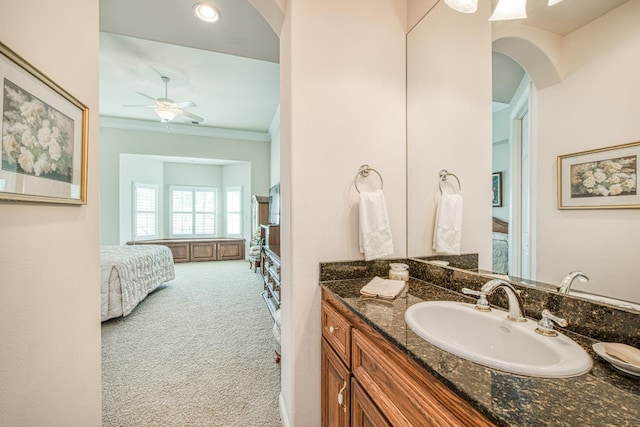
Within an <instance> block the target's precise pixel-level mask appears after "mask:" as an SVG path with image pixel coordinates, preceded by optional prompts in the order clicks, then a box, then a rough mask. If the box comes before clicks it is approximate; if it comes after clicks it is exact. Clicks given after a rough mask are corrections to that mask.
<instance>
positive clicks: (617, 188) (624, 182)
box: [557, 142, 640, 209]
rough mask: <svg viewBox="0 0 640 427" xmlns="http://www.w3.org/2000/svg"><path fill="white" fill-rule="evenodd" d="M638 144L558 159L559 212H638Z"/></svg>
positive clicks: (612, 147)
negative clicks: (561, 210) (594, 210)
mask: <svg viewBox="0 0 640 427" xmlns="http://www.w3.org/2000/svg"><path fill="white" fill-rule="evenodd" d="M639 158H640V142H632V143H629V144H621V145H614V146H610V147H604V148H598V149H594V150H587V151H580V152H577V153H572V154H564V155H561V156H558V158H557V169H558V175H557V180H558V209H638V208H640V194H639V193H638V159H639Z"/></svg>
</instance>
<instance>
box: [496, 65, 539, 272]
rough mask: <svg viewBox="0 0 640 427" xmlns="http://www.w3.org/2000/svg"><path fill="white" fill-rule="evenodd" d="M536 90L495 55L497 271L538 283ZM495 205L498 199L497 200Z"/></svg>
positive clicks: (517, 70)
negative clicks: (535, 151) (533, 130)
mask: <svg viewBox="0 0 640 427" xmlns="http://www.w3.org/2000/svg"><path fill="white" fill-rule="evenodd" d="M534 94H535V89H534V87H533V84H532V82H531V79H530V77H529V75H528V74H527V73H526V71H525V70H524V69H523V68H522V67H521V66H520V65H519V64H518V63H517V62H515V61H514V60H513V59H511V58H510V57H508V56H506V55H503V54H500V53H497V52H494V53H493V166H492V172H493V173H494V174H496V173H499V175H500V176H501V181H502V182H501V185H500V191H501V194H500V195H499V196H498V197H497V199H498V200H500V203H498V204H496V203H494V205H493V233H492V236H493V272H494V273H497V274H505V275H512V276H517V277H527V278H531V279H535V277H534V276H535V253H536V251H535V237H534V236H535V233H534V229H535V203H534V200H533V197H534V195H535V191H534V190H533V188H532V187H533V185H534V183H535V177H534V176H532V174H533V171H535V168H534V167H533V166H534V165H533V162H534V161H535V156H534V150H535V143H534V142H535V139H534V136H533V135H532V129H534V128H535V126H533V125H532V122H533V121H534V120H535V103H534V101H535V95H534ZM494 200H495V197H494Z"/></svg>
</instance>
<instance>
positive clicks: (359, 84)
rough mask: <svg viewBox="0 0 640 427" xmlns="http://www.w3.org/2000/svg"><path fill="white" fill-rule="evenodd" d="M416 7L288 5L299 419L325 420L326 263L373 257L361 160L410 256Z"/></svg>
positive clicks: (286, 259)
mask: <svg viewBox="0 0 640 427" xmlns="http://www.w3.org/2000/svg"><path fill="white" fill-rule="evenodd" d="M405 3H406V2H405V1H404V0H351V1H343V0H328V1H322V2H319V1H317V0H290V1H289V4H288V9H287V15H286V17H285V23H284V27H283V30H282V33H281V117H282V125H281V182H282V198H283V208H284V210H283V228H282V233H283V234H282V249H283V253H282V256H283V257H282V259H283V265H282V281H283V289H282V301H283V303H282V304H283V305H282V310H283V311H282V317H283V319H282V335H283V336H282V354H283V359H282V388H283V390H282V398H283V399H282V403H283V404H284V407H285V408H286V418H287V419H288V421H289V423H290V425H292V426H315V425H319V422H320V288H319V286H318V264H319V263H320V262H322V261H335V260H353V259H363V257H362V255H360V253H359V250H358V217H357V212H358V205H357V192H356V191H355V189H354V188H353V179H354V176H355V175H356V173H357V171H358V168H359V167H360V166H361V165H362V164H365V163H367V164H369V165H371V166H373V167H374V168H376V169H377V170H378V171H379V172H380V173H381V174H382V177H383V178H384V193H385V197H386V202H387V207H388V209H389V217H390V222H391V229H392V233H393V238H394V245H395V254H396V255H398V256H404V254H405V243H406V242H405V235H406V229H405V210H406V206H405V200H406V194H405V154H406V152H405V34H406V6H405ZM373 179H375V177H374V176H372V177H371V178H368V179H367V181H366V182H370V181H369V180H373ZM374 185H375V184H374Z"/></svg>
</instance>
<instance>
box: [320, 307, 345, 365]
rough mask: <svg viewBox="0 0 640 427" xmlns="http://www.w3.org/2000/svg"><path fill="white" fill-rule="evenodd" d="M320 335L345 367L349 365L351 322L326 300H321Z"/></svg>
mask: <svg viewBox="0 0 640 427" xmlns="http://www.w3.org/2000/svg"><path fill="white" fill-rule="evenodd" d="M322 336H323V337H324V338H325V339H326V340H327V341H328V342H329V344H331V347H333V349H334V350H335V352H336V354H337V355H338V356H339V357H340V358H341V359H342V361H343V362H344V364H345V365H346V366H347V368H349V367H351V323H349V321H348V320H347V319H345V318H344V316H342V314H340V313H338V311H336V310H335V309H334V308H333V307H332V306H331V305H329V304H328V303H327V302H325V301H323V302H322Z"/></svg>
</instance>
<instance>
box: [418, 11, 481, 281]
mask: <svg viewBox="0 0 640 427" xmlns="http://www.w3.org/2000/svg"><path fill="white" fill-rule="evenodd" d="M489 6H490V4H489V3H488V2H487V3H480V4H479V5H478V12H477V13H475V14H471V15H469V14H462V13H458V12H456V11H454V10H453V9H451V8H449V7H448V6H447V5H446V4H444V3H443V2H440V3H438V4H437V5H436V6H435V7H434V8H433V9H431V11H430V12H429V14H427V16H426V17H424V18H423V19H422V21H420V23H419V24H418V25H417V26H415V27H414V28H413V29H412V30H411V32H410V33H409V34H408V36H407V52H408V59H407V76H408V77H407V80H408V81H407V123H408V127H407V147H408V155H407V182H408V189H407V191H408V205H407V228H408V230H410V238H409V244H408V255H409V256H425V255H430V254H433V253H434V252H433V249H432V245H431V243H432V241H433V228H434V223H435V214H436V199H437V198H438V197H439V196H440V190H439V186H438V184H439V171H440V170H441V169H446V170H448V171H449V172H451V173H453V174H455V175H456V176H457V177H458V178H459V180H460V182H461V186H462V191H461V194H462V197H463V198H464V214H463V224H462V247H461V252H462V253H478V254H479V263H480V267H481V268H484V269H487V270H490V269H491V264H492V254H491V194H492V192H491V85H490V82H491V26H490V23H489V22H488V21H487V18H488V17H489V14H490V9H489ZM479 177H485V178H479ZM448 182H451V183H453V185H454V187H455V186H457V183H456V182H455V179H453V178H450V179H449V180H448ZM443 189H444V190H445V191H452V189H451V187H447V186H446V185H444V186H443Z"/></svg>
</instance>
